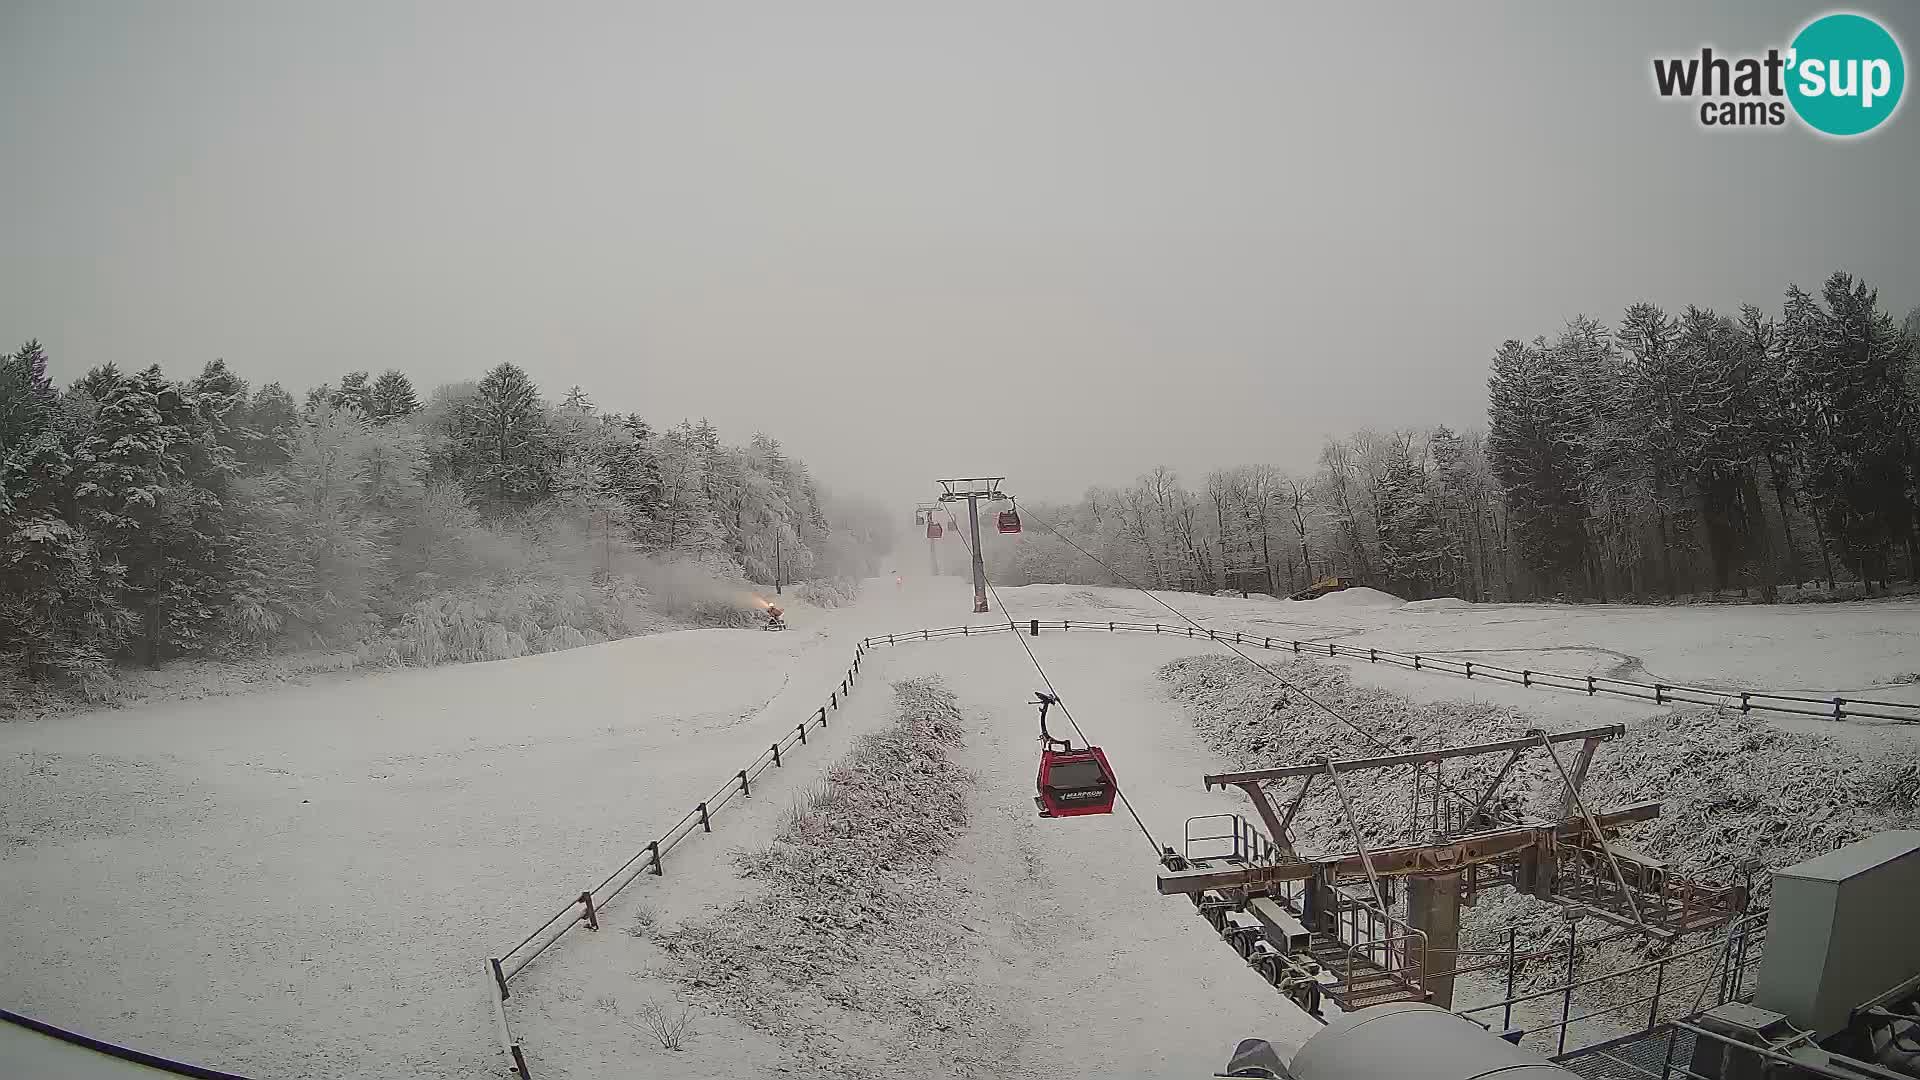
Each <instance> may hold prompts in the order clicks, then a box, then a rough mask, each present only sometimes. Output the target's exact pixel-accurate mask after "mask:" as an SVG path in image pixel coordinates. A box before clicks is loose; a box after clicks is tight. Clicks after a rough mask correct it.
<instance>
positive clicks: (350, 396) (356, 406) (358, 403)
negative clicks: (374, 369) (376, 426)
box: [332, 371, 373, 417]
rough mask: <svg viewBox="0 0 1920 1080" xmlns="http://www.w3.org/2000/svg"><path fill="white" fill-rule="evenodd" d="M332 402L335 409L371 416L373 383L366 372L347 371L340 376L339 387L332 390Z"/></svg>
mask: <svg viewBox="0 0 1920 1080" xmlns="http://www.w3.org/2000/svg"><path fill="white" fill-rule="evenodd" d="M332 404H333V407H334V408H336V409H352V410H353V411H355V412H357V413H359V414H360V415H361V416H366V417H371V416H373V383H372V381H371V378H370V376H369V375H368V374H367V372H364V371H349V372H347V373H346V374H345V375H342V376H340V389H338V390H335V391H334V392H333V398H332Z"/></svg>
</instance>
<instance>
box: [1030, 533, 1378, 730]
mask: <svg viewBox="0 0 1920 1080" xmlns="http://www.w3.org/2000/svg"><path fill="white" fill-rule="evenodd" d="M1027 517H1028V518H1029V519H1031V520H1032V521H1034V522H1036V523H1038V524H1039V526H1040V527H1041V528H1043V529H1045V530H1047V531H1048V532H1050V533H1052V534H1053V535H1055V536H1057V537H1059V538H1060V539H1061V541H1062V542H1064V543H1065V544H1066V545H1067V546H1068V547H1070V548H1072V549H1073V550H1075V551H1077V552H1079V553H1080V554H1082V555H1085V556H1086V557H1087V558H1089V559H1092V560H1093V561H1094V562H1096V563H1099V564H1100V566H1102V567H1103V568H1105V569H1106V571H1107V572H1108V573H1110V574H1112V575H1113V576H1114V577H1117V578H1119V579H1120V580H1121V581H1124V582H1126V583H1127V585H1129V586H1130V587H1132V588H1133V589H1135V590H1137V591H1139V592H1141V593H1144V594H1145V595H1146V597H1147V599H1149V600H1151V601H1153V602H1154V603H1156V604H1159V605H1160V606H1161V607H1163V608H1166V609H1167V610H1168V611H1171V612H1173V614H1174V616H1175V617H1177V618H1178V619H1180V620H1181V621H1182V622H1184V623H1186V624H1187V625H1188V626H1191V627H1193V628H1194V629H1195V630H1205V629H1206V627H1204V626H1201V625H1200V624H1199V623H1197V622H1195V621H1194V620H1192V619H1190V618H1188V617H1187V614H1186V613H1185V612H1183V611H1181V610H1180V609H1179V608H1176V607H1174V606H1173V605H1172V604H1169V603H1167V602H1166V601H1165V600H1162V599H1160V598H1159V597H1158V596H1155V595H1154V594H1153V590H1151V589H1148V588H1146V587H1145V586H1143V585H1141V584H1139V583H1138V582H1136V581H1134V580H1133V579H1132V578H1129V577H1128V576H1127V575H1125V574H1123V573H1121V572H1120V571H1119V570H1117V569H1115V568H1114V567H1113V566H1111V565H1109V564H1108V563H1107V562H1106V561H1105V560H1103V559H1101V558H1100V557H1099V556H1098V555H1095V554H1094V553H1092V552H1090V551H1088V550H1087V549H1086V548H1083V547H1081V546H1080V545H1079V544H1076V543H1074V542H1073V540H1072V538H1071V537H1069V536H1067V534H1065V533H1063V532H1061V531H1060V530H1059V529H1056V528H1054V527H1053V525H1052V524H1051V523H1050V522H1048V521H1047V520H1045V519H1044V518H1042V517H1040V516H1039V515H1038V514H1035V513H1034V512H1033V511H1032V510H1028V511H1027ZM1215 640H1216V641H1218V639H1215ZM1218 643H1219V644H1221V645H1225V646H1226V647H1227V648H1228V649H1229V650H1231V651H1232V652H1233V653H1234V655H1236V656H1238V657H1240V659H1242V660H1245V661H1246V662H1247V663H1249V664H1252V665H1253V666H1254V667H1257V668H1259V669H1260V670H1261V671H1264V672H1266V673H1267V675H1268V676H1269V677H1271V678H1272V679H1273V680H1274V681H1275V682H1277V683H1279V684H1280V685H1281V686H1284V687H1286V688H1287V689H1288V690H1291V691H1293V692H1294V693H1296V694H1299V695H1300V696H1301V698H1303V699H1304V700H1306V701H1307V702H1308V703H1309V704H1311V705H1313V706H1314V707H1315V708H1317V709H1319V710H1320V711H1321V712H1324V713H1326V714H1327V715H1328V716H1331V717H1333V718H1334V719H1335V720H1338V721H1340V722H1341V723H1343V724H1345V725H1347V726H1348V727H1350V728H1352V729H1353V730H1354V731H1355V732H1357V733H1359V735H1360V736H1361V737H1362V738H1364V739H1366V740H1367V741H1368V742H1370V743H1372V744H1373V745H1375V746H1377V747H1379V748H1380V749H1382V750H1392V749H1393V747H1392V746H1389V745H1388V744H1387V743H1385V742H1383V741H1381V740H1380V739H1379V738H1378V737H1377V736H1375V735H1374V734H1373V733H1372V732H1370V731H1368V730H1367V729H1365V728H1363V727H1361V726H1360V725H1359V724H1356V723H1354V722H1353V721H1352V720H1350V719H1348V718H1347V717H1346V716H1344V715H1342V714H1341V713H1340V712H1339V711H1338V710H1336V709H1334V708H1333V707H1332V706H1330V705H1328V704H1326V703H1325V702H1322V701H1320V700H1319V699H1317V698H1315V697H1314V696H1313V695H1312V694H1309V693H1307V692H1306V691H1305V690H1304V689H1302V688H1301V687H1300V686H1299V685H1298V684H1296V683H1294V682H1292V681H1290V680H1289V679H1287V678H1286V677H1285V676H1283V675H1281V674H1280V673H1279V672H1277V671H1275V670H1273V669H1272V668H1270V667H1268V666H1266V665H1265V664H1262V663H1261V662H1259V661H1258V660H1255V659H1254V658H1253V657H1251V656H1248V655H1247V654H1246V653H1243V652H1241V651H1240V650H1239V649H1237V648H1235V647H1234V646H1233V644H1232V643H1231V642H1227V641H1218Z"/></svg>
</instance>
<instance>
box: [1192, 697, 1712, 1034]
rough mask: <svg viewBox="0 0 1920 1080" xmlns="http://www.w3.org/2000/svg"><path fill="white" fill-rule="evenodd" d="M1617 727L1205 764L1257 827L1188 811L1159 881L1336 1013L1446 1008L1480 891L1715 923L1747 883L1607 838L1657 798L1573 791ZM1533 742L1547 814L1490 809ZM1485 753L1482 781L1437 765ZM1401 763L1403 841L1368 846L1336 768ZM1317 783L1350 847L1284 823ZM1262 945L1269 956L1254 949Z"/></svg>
mask: <svg viewBox="0 0 1920 1080" xmlns="http://www.w3.org/2000/svg"><path fill="white" fill-rule="evenodd" d="M1624 733H1625V728H1624V727H1622V726H1621V725H1617V724H1615V725H1608V726H1605V727H1594V728H1585V729H1581V730H1577V731H1567V732H1559V733H1548V732H1544V731H1531V732H1529V733H1528V734H1527V735H1526V736H1524V737H1521V738H1515V739H1507V740H1503V741H1500V742H1490V743H1480V744H1475V745H1470V746H1455V747H1442V748H1438V749H1433V750H1422V751H1414V752H1409V753H1402V754H1389V755H1382V756H1378V757H1367V758H1351V759H1344V760H1329V759H1325V758H1320V759H1315V760H1313V761H1310V762H1306V763H1302V764H1298V765H1288V766H1283V767H1280V768H1274V769H1256V770H1250V771H1243V772H1232V773H1221V774H1215V775H1210V776H1207V777H1206V778H1205V782H1206V786H1207V787H1208V788H1209V789H1211V788H1214V787H1237V788H1239V789H1240V790H1241V791H1242V792H1244V793H1245V794H1246V795H1247V797H1248V799H1249V800H1250V801H1251V802H1252V803H1253V809H1254V811H1255V813H1256V815H1257V816H1258V818H1259V820H1260V822H1261V823H1262V824H1263V825H1264V827H1265V828H1264V830H1263V829H1262V828H1260V827H1258V826H1255V825H1253V824H1252V823H1249V822H1246V821H1244V820H1242V819H1241V818H1240V817H1239V816H1238V815H1225V816H1224V817H1225V818H1227V819H1230V820H1231V821H1232V823H1233V824H1232V829H1231V830H1230V831H1229V832H1228V833H1220V834H1217V835H1208V836H1200V837H1195V836H1194V835H1193V833H1192V826H1193V822H1189V830H1188V838H1187V847H1186V850H1184V851H1181V852H1175V851H1173V850H1172V849H1171V848H1169V849H1167V850H1166V851H1165V853H1164V855H1163V858H1162V863H1163V865H1164V871H1163V872H1162V873H1161V874H1160V875H1159V878H1158V887H1159V890H1160V892H1161V893H1162V894H1167V895H1171V894H1175V893H1178V894H1184V895H1186V896H1188V897H1189V898H1191V899H1192V900H1193V902H1194V904H1195V906H1196V907H1199V908H1200V909H1201V910H1202V912H1203V913H1206V914H1208V918H1209V921H1210V922H1213V923H1214V924H1215V928H1216V929H1219V930H1220V931H1221V933H1222V936H1228V937H1229V940H1230V941H1234V940H1235V937H1238V938H1239V940H1238V941H1236V944H1235V947H1236V950H1238V951H1240V952H1241V955H1242V956H1245V957H1247V958H1248V960H1249V962H1250V963H1254V962H1255V961H1256V959H1259V963H1257V964H1256V966H1261V965H1263V964H1264V965H1265V966H1264V967H1262V973H1263V974H1269V972H1271V973H1272V974H1271V975H1270V981H1273V982H1274V983H1275V984H1276V985H1278V986H1281V987H1282V989H1285V990H1287V991H1288V992H1289V995H1290V996H1293V997H1294V998H1295V1000H1296V1001H1302V999H1303V998H1306V997H1310V998H1312V1000H1313V1002H1314V1003H1315V1004H1316V1005H1317V1003H1318V999H1319V997H1320V996H1322V995H1324V996H1325V997H1327V998H1329V999H1331V1000H1332V1001H1334V1003H1335V1004H1337V1005H1338V1006H1339V1007H1340V1008H1342V1009H1353V1008H1363V1007H1365V1006H1368V1005H1376V1004H1381V1003H1384V1002H1387V1001H1396V1000H1433V1001H1435V1002H1436V1003H1438V1004H1441V1005H1449V1004H1450V1002H1451V996H1452V981H1453V975H1454V973H1455V972H1456V971H1457V969H1458V967H1459V961H1460V957H1461V953H1460V950H1459V949H1458V947H1457V943H1458V936H1459V907H1460V905H1461V904H1472V903H1474V902H1475V900H1476V898H1477V897H1478V896H1479V894H1480V893H1482V892H1484V891H1485V890H1487V889H1491V888H1498V887H1510V888H1513V889H1516V890H1518V891H1522V892H1526V893H1529V894H1531V895H1534V896H1536V897H1539V898H1540V899H1543V900H1548V901H1551V902H1555V903H1559V904H1562V905H1563V906H1566V907H1568V908H1569V909H1580V910H1583V911H1585V912H1588V913H1591V914H1594V915H1595V916H1597V917H1600V918H1603V919H1606V920H1608V921H1611V922H1614V923H1617V924H1619V925H1620V926H1622V927H1625V928H1627V931H1628V932H1632V933H1638V934H1644V935H1646V936H1648V937H1650V938H1653V939H1655V940H1656V941H1659V942H1661V943H1663V944H1670V943H1671V942H1672V941H1674V940H1675V939H1676V938H1677V937H1678V936H1679V935H1680V934H1683V933H1686V932H1689V931H1692V930H1699V929H1704V928H1708V927H1712V926H1717V925H1721V924H1724V923H1725V922H1726V921H1728V920H1729V919H1732V918H1734V917H1735V916H1737V915H1739V914H1740V913H1741V912H1742V911H1743V910H1744V909H1745V906H1746V889H1745V887H1744V886H1728V887H1717V886H1709V885H1703V884H1699V883H1696V882H1691V881H1687V880H1685V879H1683V878H1680V877H1678V876H1677V875H1674V874H1673V873H1671V872H1670V871H1669V870H1668V869H1667V867H1666V866H1665V865H1664V864H1662V863H1660V862H1659V861H1657V860H1654V859H1649V858H1647V857H1646V856H1644V855H1641V854H1638V853H1636V852H1633V851H1631V850H1629V849H1625V848H1622V847H1621V846H1620V845H1619V844H1618V843H1617V839H1618V835H1619V832H1620V830H1621V829H1623V828H1625V827H1627V826H1630V825H1632V824H1634V823H1637V822H1642V821H1649V820H1652V819H1654V818H1656V817H1658V816H1659V815H1660V804H1659V803H1657V802H1647V803H1639V804H1636V805H1631V806H1621V807H1609V808H1602V809H1595V808H1593V807H1591V806H1589V805H1588V803H1587V800H1586V799H1585V798H1583V796H1582V794H1581V787H1582V785H1583V783H1584V781H1585V779H1586V774H1587V771H1588V768H1589V766H1590V765H1591V764H1592V762H1593V758H1594V755H1595V753H1596V751H1597V750H1598V748H1599V746H1600V744H1602V743H1604V742H1606V741H1608V740H1610V739H1614V738H1617V737H1619V736H1620V735H1622V734H1624ZM1567 743H1578V744H1580V745H1579V748H1578V749H1577V750H1576V751H1574V752H1573V753H1572V754H1571V756H1570V757H1566V756H1563V754H1562V751H1561V750H1560V749H1559V747H1560V746H1562V745H1564V744H1567ZM1536 751H1537V752H1540V753H1542V754H1544V755H1545V756H1546V757H1547V758H1548V759H1549V760H1550V761H1551V762H1552V765H1553V769H1554V772H1555V773H1556V774H1557V775H1558V776H1559V779H1560V782H1561V799H1560V807H1559V816H1558V817H1557V818H1556V819H1554V820H1522V819H1520V818H1519V817H1517V816H1515V815H1513V814H1512V813H1510V812H1506V811H1501V810H1497V809H1495V807H1497V806H1499V805H1500V803H1499V802H1498V801H1497V800H1496V795H1497V794H1498V792H1499V789H1500V786H1501V785H1502V784H1503V783H1505V782H1506V781H1507V779H1508V777H1510V776H1511V775H1512V773H1513V770H1514V767H1515V766H1516V765H1517V764H1518V763H1519V762H1520V760H1521V759H1522V758H1523V757H1524V756H1526V755H1527V754H1529V753H1532V752H1536ZM1495 754H1504V755H1506V758H1505V760H1504V761H1503V762H1502V764H1501V765H1500V767H1499V768H1498V770H1497V771H1496V772H1495V773H1494V776H1493V779H1492V781H1491V782H1488V783H1487V784H1486V786H1485V787H1484V788H1475V787H1473V786H1471V785H1469V784H1468V783H1467V782H1466V780H1465V777H1464V774H1461V775H1460V776H1459V777H1457V778H1456V779H1449V777H1448V776H1447V775H1446V772H1445V770H1446V767H1447V763H1449V762H1453V761H1457V760H1458V759H1461V758H1468V757H1477V756H1482V755H1495ZM1402 766H1411V767H1412V771H1413V784H1412V797H1411V799H1410V801H1409V813H1408V825H1407V831H1408V832H1409V833H1410V834H1411V838H1410V839H1409V841H1408V842H1402V843H1396V844H1392V845H1391V846H1386V847H1373V848H1369V847H1368V846H1367V844H1366V842H1365V841H1364V839H1363V837H1362V833H1361V830H1360V828H1359V823H1358V821H1357V820H1356V818H1355V815H1354V811H1353V803H1352V801H1351V799H1350V798H1349V797H1348V793H1347V790H1346V785H1345V783H1344V781H1343V777H1344V776H1346V775H1347V774H1349V773H1357V772H1369V771H1377V770H1382V769H1391V768H1397V767H1402ZM1295 778H1298V779H1299V781H1300V783H1299V787H1298V788H1297V789H1295V790H1294V791H1293V792H1292V793H1291V795H1290V797H1288V798H1287V800H1286V801H1285V803H1284V804H1277V803H1276V801H1275V800H1274V799H1272V798H1270V796H1269V792H1268V791H1267V788H1266V785H1268V784H1273V783H1278V782H1284V781H1288V780H1292V779H1295ZM1318 783H1324V784H1325V785H1326V786H1327V787H1330V788H1332V789H1333V792H1334V794H1335V796H1336V797H1337V799H1338V805H1339V806H1340V809H1341V813H1342V816H1343V817H1344V819H1345V821H1346V824H1347V827H1348V832H1349V835H1350V836H1351V838H1352V841H1353V848H1352V850H1349V851H1342V852H1334V853H1329V854H1320V855H1304V854H1301V853H1300V852H1299V851H1298V849H1297V847H1296V843H1295V838H1294V836H1293V834H1292V831H1291V830H1292V826H1293V823H1294V821H1295V819H1296V817H1297V816H1298V814H1299V812H1300V809H1301V807H1302V806H1303V805H1305V802H1306V799H1307V797H1308V795H1309V794H1310V793H1311V792H1312V791H1313V790H1314V789H1315V785H1316V784H1318ZM1216 817H1220V816H1219V815H1216ZM1194 820H1195V821H1202V820H1209V819H1194ZM1228 835H1231V837H1232V838H1233V845H1232V849H1231V850H1230V851H1220V850H1216V849H1204V850H1196V841H1214V842H1216V845H1217V842H1218V841H1219V840H1222V839H1225V838H1226V837H1227V836H1228ZM1396 881H1405V882H1406V885H1407V889H1408V897H1407V917H1406V918H1405V919H1402V918H1400V917H1398V916H1395V915H1394V914H1393V913H1392V912H1393V907H1394V890H1395V882H1396ZM1238 914H1245V915H1247V916H1249V918H1247V919H1237V918H1235V916H1236V915H1238ZM1235 928H1237V929H1235ZM1251 928H1257V929H1258V933H1259V936H1260V938H1261V939H1262V941H1261V944H1262V946H1263V947H1262V948H1259V949H1256V948H1254V947H1253V945H1252V944H1251V943H1249V942H1248V941H1247V935H1248V934H1249V933H1251V932H1252V929H1251ZM1230 932H1231V934H1232V935H1233V936H1229V935H1230ZM1268 954H1273V955H1274V956H1276V957H1278V959H1274V960H1269V959H1266V958H1265V957H1266V956H1267V955H1268ZM1302 972H1311V973H1312V974H1313V975H1314V977H1315V978H1314V981H1315V982H1316V984H1317V985H1316V986H1315V987H1314V988H1313V990H1312V991H1311V993H1304V994H1303V993H1302V987H1301V973H1302ZM1304 1003H1305V1002H1304V1001H1303V1004H1304ZM1309 1011H1317V1010H1315V1009H1309Z"/></svg>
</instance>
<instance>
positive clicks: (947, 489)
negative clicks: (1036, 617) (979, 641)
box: [935, 476, 1007, 614]
mask: <svg viewBox="0 0 1920 1080" xmlns="http://www.w3.org/2000/svg"><path fill="white" fill-rule="evenodd" d="M1005 479H1006V477H1004V476H961V477H956V478H954V479H952V480H937V481H935V483H937V484H939V485H940V487H941V489H942V491H941V494H940V501H941V502H943V503H950V502H964V503H966V504H967V529H968V531H969V532H971V533H972V534H973V544H972V548H973V610H974V612H975V614H978V613H980V612H983V611H985V610H987V564H986V560H985V559H984V558H983V557H982V554H981V551H980V500H981V499H989V500H997V499H1004V498H1006V497H1007V496H1006V493H1005V492H1003V491H1001V490H1000V481H1002V480H1005ZM960 485H965V486H964V487H961V486H960Z"/></svg>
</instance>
